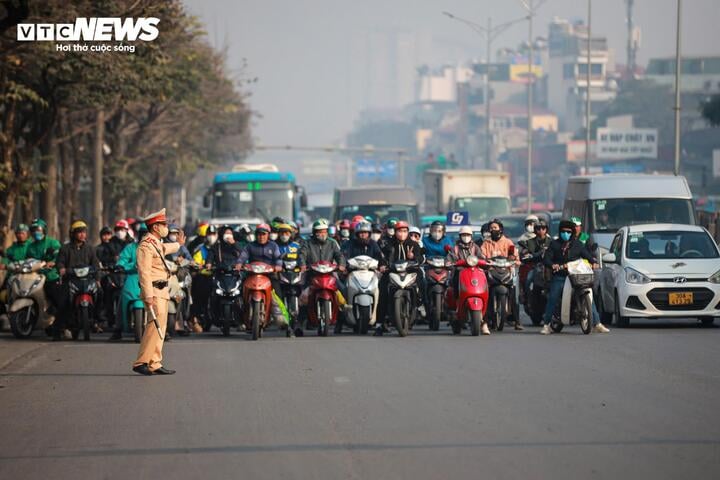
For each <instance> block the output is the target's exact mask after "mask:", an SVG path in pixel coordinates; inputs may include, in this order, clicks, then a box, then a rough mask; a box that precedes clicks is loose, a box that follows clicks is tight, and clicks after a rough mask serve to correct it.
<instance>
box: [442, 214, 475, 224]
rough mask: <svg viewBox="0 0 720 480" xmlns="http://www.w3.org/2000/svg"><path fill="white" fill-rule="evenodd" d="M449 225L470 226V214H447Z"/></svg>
mask: <svg viewBox="0 0 720 480" xmlns="http://www.w3.org/2000/svg"><path fill="white" fill-rule="evenodd" d="M447 224H448V225H469V224H470V214H469V213H468V212H448V214H447Z"/></svg>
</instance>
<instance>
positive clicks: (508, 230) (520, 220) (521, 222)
mask: <svg viewBox="0 0 720 480" xmlns="http://www.w3.org/2000/svg"><path fill="white" fill-rule="evenodd" d="M500 220H502V222H503V227H504V228H503V230H504V233H505V236H506V237H508V238H510V239H513V240H514V239H516V238H518V237H520V236H521V235H522V234H523V233H525V217H511V218H502V217H501V218H500Z"/></svg>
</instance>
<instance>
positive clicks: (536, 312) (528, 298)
mask: <svg viewBox="0 0 720 480" xmlns="http://www.w3.org/2000/svg"><path fill="white" fill-rule="evenodd" d="M522 262H523V263H525V264H530V266H531V267H530V268H531V271H532V281H531V282H530V283H529V284H528V285H527V289H526V292H525V304H524V305H523V306H524V309H525V313H526V314H527V315H528V316H529V317H530V320H531V321H532V324H533V325H535V326H536V327H537V326H540V325H542V323H543V315H544V314H545V305H546V304H547V291H546V288H547V282H546V281H545V265H544V264H543V259H542V255H539V256H533V255H532V254H528V255H526V256H525V257H524V258H523V259H522Z"/></svg>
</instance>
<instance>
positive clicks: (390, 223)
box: [385, 217, 398, 228]
mask: <svg viewBox="0 0 720 480" xmlns="http://www.w3.org/2000/svg"><path fill="white" fill-rule="evenodd" d="M397 222H398V219H397V218H396V217H390V218H388V219H387V222H385V227H386V228H395V224H397Z"/></svg>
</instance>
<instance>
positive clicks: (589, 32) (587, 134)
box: [585, 0, 592, 175]
mask: <svg viewBox="0 0 720 480" xmlns="http://www.w3.org/2000/svg"><path fill="white" fill-rule="evenodd" d="M591 49H592V0H588V26H587V75H586V79H587V89H586V90H585V175H587V174H588V173H589V172H590V107H591V103H590V81H591V76H590V70H591V68H590V67H591V66H592V59H591V56H590V51H591Z"/></svg>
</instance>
